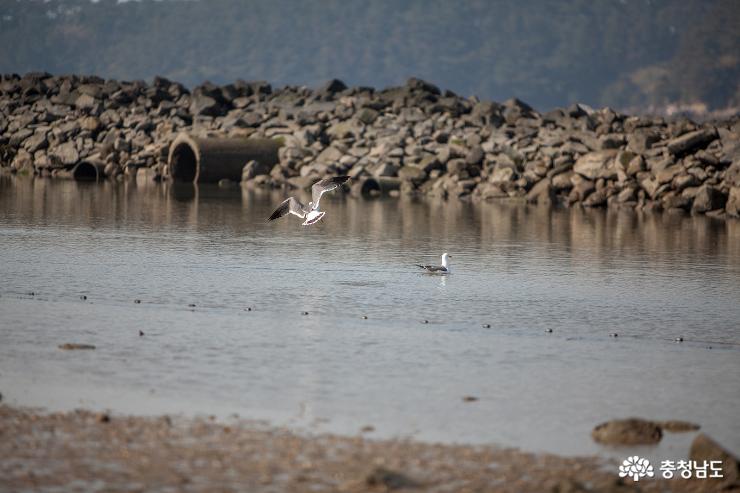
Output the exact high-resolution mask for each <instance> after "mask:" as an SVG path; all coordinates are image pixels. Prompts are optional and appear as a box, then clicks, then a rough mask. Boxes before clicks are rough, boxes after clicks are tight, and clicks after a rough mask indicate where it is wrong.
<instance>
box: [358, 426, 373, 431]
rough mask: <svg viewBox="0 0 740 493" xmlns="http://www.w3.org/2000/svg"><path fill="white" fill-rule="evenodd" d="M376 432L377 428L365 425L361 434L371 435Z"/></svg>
mask: <svg viewBox="0 0 740 493" xmlns="http://www.w3.org/2000/svg"><path fill="white" fill-rule="evenodd" d="M373 431H375V427H374V426H373V425H365V426H363V427H362V428H360V432H361V433H370V432H373Z"/></svg>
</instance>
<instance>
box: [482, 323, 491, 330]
mask: <svg viewBox="0 0 740 493" xmlns="http://www.w3.org/2000/svg"><path fill="white" fill-rule="evenodd" d="M481 327H483V328H484V329H490V328H491V324H483V325H482V326H481Z"/></svg>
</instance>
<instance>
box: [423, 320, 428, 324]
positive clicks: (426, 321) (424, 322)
mask: <svg viewBox="0 0 740 493" xmlns="http://www.w3.org/2000/svg"><path fill="white" fill-rule="evenodd" d="M421 323H423V324H428V323H429V320H422V321H421Z"/></svg>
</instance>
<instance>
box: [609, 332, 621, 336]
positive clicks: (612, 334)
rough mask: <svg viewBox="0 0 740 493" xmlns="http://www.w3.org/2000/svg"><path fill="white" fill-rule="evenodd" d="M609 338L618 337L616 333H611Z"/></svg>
mask: <svg viewBox="0 0 740 493" xmlns="http://www.w3.org/2000/svg"><path fill="white" fill-rule="evenodd" d="M609 337H619V334H617V333H616V332H612V333H611V334H609Z"/></svg>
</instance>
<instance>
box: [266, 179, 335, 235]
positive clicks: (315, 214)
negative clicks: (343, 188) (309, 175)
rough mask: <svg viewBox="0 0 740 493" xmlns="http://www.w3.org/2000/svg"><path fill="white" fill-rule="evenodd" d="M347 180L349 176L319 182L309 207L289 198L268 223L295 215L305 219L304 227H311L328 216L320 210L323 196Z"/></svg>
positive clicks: (315, 185)
mask: <svg viewBox="0 0 740 493" xmlns="http://www.w3.org/2000/svg"><path fill="white" fill-rule="evenodd" d="M347 180H349V176H334V177H332V178H326V179H324V180H321V181H317V182H316V183H314V184H313V186H312V187H311V202H309V203H308V205H303V204H301V203H300V201H299V200H298V199H296V198H295V197H288V198H287V199H285V200H284V201H283V203H282V204H280V205H279V206H278V208H277V209H275V211H274V212H273V213H272V215H271V216H270V217H269V219H268V221H274V220H275V219H277V218H279V217H283V216H285V215H286V214H295V215H296V216H298V217H300V218H301V219H305V221H303V226H310V225H312V224H315V223H317V222H319V221H320V220H321V218H322V217H324V214H326V212H323V211H320V210H319V201H320V200H321V196H322V195H324V194H325V193H326V192H329V191H331V190H334V189H335V188H337V187H339V186H340V185H342V183H344V182H345V181H347Z"/></svg>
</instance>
